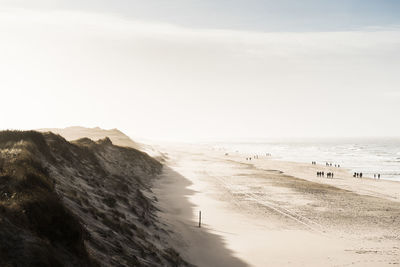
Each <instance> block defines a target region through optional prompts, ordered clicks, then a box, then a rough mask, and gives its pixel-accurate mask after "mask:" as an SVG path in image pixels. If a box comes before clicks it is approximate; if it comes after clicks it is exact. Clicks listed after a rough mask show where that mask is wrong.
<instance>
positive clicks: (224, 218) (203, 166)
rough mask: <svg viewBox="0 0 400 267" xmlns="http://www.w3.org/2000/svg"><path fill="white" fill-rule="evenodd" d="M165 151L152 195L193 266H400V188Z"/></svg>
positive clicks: (235, 157) (194, 150)
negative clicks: (162, 168)
mask: <svg viewBox="0 0 400 267" xmlns="http://www.w3.org/2000/svg"><path fill="white" fill-rule="evenodd" d="M157 149H159V150H160V151H162V152H163V153H165V154H166V155H167V157H168V159H167V161H166V167H165V168H164V172H163V174H162V175H161V177H160V179H158V181H157V183H156V184H155V187H154V190H153V191H154V194H155V195H156V196H157V198H158V205H159V209H160V211H159V215H160V216H161V217H162V218H163V220H164V222H165V223H166V227H167V228H168V229H170V231H171V232H173V233H174V234H173V238H172V239H171V240H169V241H168V242H169V243H170V244H171V245H172V246H175V247H176V248H177V249H178V250H179V251H180V252H181V254H182V256H183V257H184V258H185V259H186V260H188V261H189V262H191V263H193V264H195V265H198V266H353V265H354V266H392V265H396V264H400V203H399V201H400V183H398V182H392V181H385V180H374V179H370V178H363V179H357V178H353V177H352V175H351V174H350V173H349V172H348V171H347V170H346V169H345V168H334V167H326V166H321V165H312V164H311V163H310V164H307V163H293V162H283V161H277V160H272V159H270V158H269V157H266V156H260V157H259V158H258V159H256V160H254V159H253V160H252V161H251V162H250V161H247V160H246V155H242V154H239V153H236V154H228V155H225V153H224V152H223V151H217V150H212V149H208V148H206V147H204V146H194V145H171V144H168V145H162V146H159V147H157ZM317 171H325V172H329V171H333V172H334V173H335V176H334V179H327V178H321V177H317V176H316V172H317ZM199 211H201V212H202V227H201V228H199V227H198V213H199Z"/></svg>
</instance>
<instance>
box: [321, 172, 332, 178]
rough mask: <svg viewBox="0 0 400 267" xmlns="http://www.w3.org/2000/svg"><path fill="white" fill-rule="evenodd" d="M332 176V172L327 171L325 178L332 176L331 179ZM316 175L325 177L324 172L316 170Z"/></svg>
mask: <svg viewBox="0 0 400 267" xmlns="http://www.w3.org/2000/svg"><path fill="white" fill-rule="evenodd" d="M333 176H334V174H333V172H328V173H327V174H326V177H327V178H332V179H333ZM317 177H325V172H317Z"/></svg>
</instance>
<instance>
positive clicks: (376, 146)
mask: <svg viewBox="0 0 400 267" xmlns="http://www.w3.org/2000/svg"><path fill="white" fill-rule="evenodd" d="M214 147H216V148H221V149H224V150H226V151H227V152H239V153H243V154H244V155H259V156H263V157H267V154H268V153H269V154H271V156H268V157H270V158H272V159H277V160H285V161H295V162H310V163H311V162H312V161H316V162H317V163H318V164H322V165H325V164H326V163H327V162H328V163H332V166H334V165H335V164H339V165H340V167H343V168H347V169H349V170H350V171H351V172H362V173H363V175H364V176H367V177H373V176H374V174H380V175H381V179H389V180H397V181H400V138H370V139H318V140H315V139H314V140H311V139H308V140H289V141H262V142H225V143H219V144H218V145H217V144H214Z"/></svg>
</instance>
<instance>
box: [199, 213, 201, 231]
mask: <svg viewBox="0 0 400 267" xmlns="http://www.w3.org/2000/svg"><path fill="white" fill-rule="evenodd" d="M199 228H201V211H199Z"/></svg>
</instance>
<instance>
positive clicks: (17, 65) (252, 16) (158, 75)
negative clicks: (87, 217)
mask: <svg viewBox="0 0 400 267" xmlns="http://www.w3.org/2000/svg"><path fill="white" fill-rule="evenodd" d="M398 14H400V2H399V1H395V0H393V1H385V0H380V1H378V0H376V1H369V0H363V1H361V0H336V1H322V0H320V1H317V0H308V1H307V0H305V1H298V0H280V1H268V0H266V1H257V0H246V1H244V0H242V1H237V0H230V1H227V0H219V1H215V0H214V1H209V0H202V1H200V0H171V1H161V0H159V1H155V0H147V1H136V0H130V1H128V0H126V1H125V0H109V1H106V0H86V1H82V0H81V1H74V0H68V1H67V0H65V1H64V0H48V1H45V0H36V1H31V0H12V1H8V0H0V90H1V94H0V97H1V102H0V103H1V104H0V111H1V115H2V116H1V117H0V128H2V129H6V128H18V129H30V128H42V127H66V126H71V125H82V126H88V127H94V126H100V127H103V128H119V129H121V130H122V131H125V132H126V133H128V134H129V135H131V136H133V137H144V138H148V139H160V140H183V141H188V140H204V139H224V138H226V139H243V138H268V137H332V136H339V137H354V136H361V137H362V136H400V124H399V123H398V121H397V120H398V117H399V116H400V104H399V103H400V16H399V15H398Z"/></svg>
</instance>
